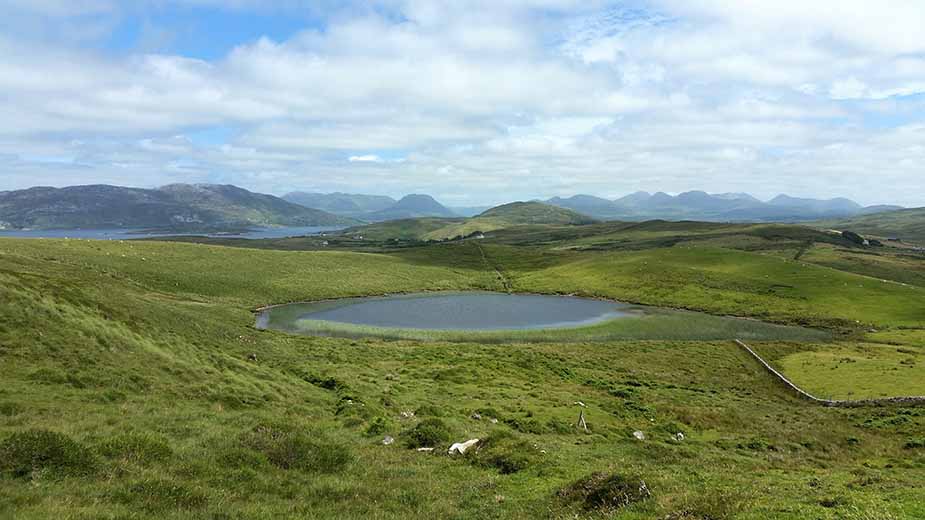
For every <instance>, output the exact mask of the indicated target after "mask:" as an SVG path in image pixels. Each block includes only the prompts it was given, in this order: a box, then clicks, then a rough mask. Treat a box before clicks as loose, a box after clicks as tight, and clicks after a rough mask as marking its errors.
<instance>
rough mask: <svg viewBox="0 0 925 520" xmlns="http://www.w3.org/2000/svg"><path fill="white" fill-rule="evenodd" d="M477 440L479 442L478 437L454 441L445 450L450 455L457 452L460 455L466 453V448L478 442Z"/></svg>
mask: <svg viewBox="0 0 925 520" xmlns="http://www.w3.org/2000/svg"><path fill="white" fill-rule="evenodd" d="M478 442H479V440H478V439H469V440H468V441H466V442H457V443H454V444H453V445H452V446H450V449H449V450H447V452H448V453H449V454H450V455H455V454H457V453H458V454H460V455H462V454H464V453H466V450H468V449H469V448H471V447H473V446H475V445H476V444H478Z"/></svg>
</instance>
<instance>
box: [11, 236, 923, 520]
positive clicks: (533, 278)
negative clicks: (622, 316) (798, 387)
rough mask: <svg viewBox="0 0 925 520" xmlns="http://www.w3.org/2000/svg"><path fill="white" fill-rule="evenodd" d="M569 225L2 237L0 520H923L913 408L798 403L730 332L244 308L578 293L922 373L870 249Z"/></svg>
mask: <svg viewBox="0 0 925 520" xmlns="http://www.w3.org/2000/svg"><path fill="white" fill-rule="evenodd" d="M586 227H596V226H580V227H577V228H575V229H574V230H573V231H572V233H573V234H572V235H571V237H570V236H568V233H567V232H566V230H550V229H547V230H546V233H547V235H546V236H547V238H549V240H548V242H546V243H545V245H544V241H541V240H537V241H534V242H530V243H528V244H524V245H517V246H515V245H513V242H515V237H514V236H513V235H506V236H505V237H503V238H499V239H498V240H497V241H494V242H493V241H491V240H486V241H480V242H479V243H475V242H462V243H456V244H440V245H433V246H429V247H419V248H410V249H401V250H396V251H391V252H388V251H389V250H388V249H383V250H382V251H386V252H385V253H383V252H372V253H369V252H368V253H357V252H350V251H323V252H314V251H310V252H300V251H275V250H260V249H249V248H240V247H236V248H229V247H215V246H208V245H198V244H183V243H166V242H89V241H74V240H69V241H64V240H60V241H58V240H8V239H4V240H0V316H2V318H3V319H2V320H0V365H2V367H3V385H2V386H0V518H16V519H40V518H41V519H44V518H49V517H57V518H62V519H83V518H87V519H91V518H92V519H96V518H158V519H160V518H173V519H194V518H195V519H198V518H209V519H216V518H287V517H299V518H383V519H385V518H480V519H481V518H525V519H526V518H531V519H532V518H548V517H551V518H575V517H580V518H603V517H608V518H619V519H649V518H668V519H677V520H680V519H701V520H706V519H732V518H735V519H756V520H757V519H767V518H775V519H777V518H781V519H805V518H812V519H817V518H818V519H833V520H834V519H851V520H855V519H856V520H862V519H874V518H876V519H906V518H920V517H923V516H925V491H923V490H922V489H921V486H920V483H921V482H923V481H925V441H923V434H922V432H923V431H925V410H923V409H920V408H875V409H828V408H822V407H816V406H813V405H811V404H809V403H807V402H805V401H803V400H800V399H798V398H797V397H795V396H793V395H791V394H790V393H788V392H787V391H786V390H785V389H783V388H782V387H781V386H780V385H779V384H777V383H776V382H775V381H773V380H772V379H771V378H769V377H768V375H767V374H766V373H765V371H764V370H763V369H762V368H761V367H760V366H758V365H757V364H756V363H755V362H754V360H752V359H750V358H749V357H748V356H747V355H746V354H745V353H743V352H742V351H741V349H739V348H738V347H736V346H735V345H734V344H732V343H731V342H729V341H706V340H699V341H690V340H680V339H659V340H652V339H649V340H641V339H631V340H620V341H615V340H606V338H604V339H605V340H604V341H588V342H575V341H573V338H563V340H562V341H555V340H553V341H546V342H536V343H534V342H520V343H508V342H502V343H497V344H496V343H494V342H491V341H474V342H473V341H469V342H465V343H459V342H448V341H442V340H441V339H440V338H432V337H428V338H421V339H411V338H406V339H399V340H384V339H375V338H324V337H307V336H298V335H290V334H286V333H282V332H274V331H258V330H256V329H255V328H254V327H253V325H254V314H253V310H254V309H255V308H257V307H260V306H263V305H267V304H279V303H286V302H291V301H305V300H313V299H324V298H335V297H346V296H360V295H367V294H385V293H395V292H416V291H432V290H470V289H472V290H496V291H503V290H507V289H510V290H515V291H532V292H544V293H573V292H574V293H578V294H585V295H589V296H599V297H610V298H614V299H618V300H625V301H632V302H637V303H647V304H654V305H661V306H666V307H676V308H686V309H694V310H699V311H706V312H708V313H710V314H713V315H716V316H722V315H727V314H728V315H736V316H745V317H753V318H761V319H763V320H767V321H769V322H774V323H778V324H784V325H788V324H789V325H793V324H806V325H811V326H814V327H820V328H822V329H824V330H826V331H829V332H832V333H835V334H836V335H837V336H838V337H839V338H848V339H842V340H839V341H836V342H830V343H819V342H817V341H815V340H814V341H812V342H809V343H807V342H801V341H781V340H773V341H761V342H757V343H756V344H755V347H756V348H757V349H758V350H759V351H760V352H761V353H762V354H763V355H765V356H766V357H767V358H768V359H770V360H771V362H772V363H774V364H777V365H778V366H781V367H782V368H783V369H784V370H785V371H786V372H787V373H788V375H792V376H793V377H794V378H795V379H796V380H797V381H798V382H800V383H801V384H805V385H806V386H807V388H808V389H810V390H811V391H815V392H819V393H820V394H826V393H830V394H832V395H833V396H841V395H844V396H861V395H875V394H876V395H880V394H884V393H885V394H888V395H901V394H905V393H908V392H915V391H917V390H919V389H920V388H921V380H922V378H921V377H919V375H921V368H920V367H921V366H922V364H923V362H925V361H923V360H922V352H923V350H922V349H923V348H925V335H923V330H922V329H923V328H925V316H923V312H925V310H923V309H925V296H923V294H922V289H920V288H919V287H916V286H914V285H912V284H910V285H909V286H903V285H901V284H899V283H896V282H893V281H892V280H894V279H896V278H894V275H895V276H899V275H898V274H897V273H898V271H899V270H902V269H905V267H902V266H900V265H899V264H895V263H893V262H892V261H891V260H889V259H886V260H884V261H883V262H882V264H883V265H881V266H878V267H877V268H878V269H882V270H885V271H886V272H887V274H891V273H892V274H891V276H883V277H881V278H872V277H870V276H865V275H864V274H859V273H855V272H848V271H843V270H839V269H836V268H833V267H831V266H821V265H816V264H814V263H811V262H808V261H803V260H799V261H797V260H793V259H792V257H791V258H789V259H788V258H787V257H786V255H783V256H782V255H781V254H780V252H781V251H784V250H786V248H778V247H771V246H777V245H781V244H784V243H786V244H795V243H798V242H799V240H794V237H783V238H782V239H780V240H777V239H764V238H761V239H760V240H763V241H766V242H767V244H766V245H767V246H768V247H765V248H760V249H752V250H744V249H738V248H735V247H732V246H735V245H740V246H741V245H742V244H745V243H749V244H752V243H753V239H754V237H750V238H749V237H744V238H743V239H742V240H741V241H736V240H735V239H734V237H731V236H726V237H724V238H723V240H724V241H726V247H717V246H716V244H709V245H707V244H698V243H694V244H692V243H689V241H686V240H684V241H680V242H676V243H675V244H673V245H671V244H665V243H661V244H660V245H659V246H658V247H649V248H646V247H643V246H641V245H639V244H637V245H636V246H634V248H632V249H628V250H595V251H581V250H575V249H570V248H569V247H564V248H563V247H562V246H563V245H566V246H567V244H569V243H574V242H575V240H583V239H585V238H588V237H584V238H582V237H580V236H578V235H579V234H583V233H585V232H586V230H584V229H583V228H586ZM529 229H532V230H533V231H530V232H535V233H540V230H539V229H538V228H535V227H533V228H529ZM525 231H526V230H525ZM506 233H507V231H506ZM664 238H665V237H663V238H662V239H664ZM669 238H670V237H669ZM608 240H619V238H618V237H610V238H608ZM254 246H257V247H265V246H266V244H254ZM364 247H370V249H371V250H372V249H375V248H374V246H366V245H364ZM788 247H789V246H788ZM913 260H914V259H910V260H908V261H910V262H912V261H913ZM882 280H888V282H883V281H882ZM705 319H710V320H719V321H721V322H723V323H726V321H723V320H721V319H720V318H715V317H706V318H705ZM732 322H733V323H738V321H732ZM858 322H860V323H858ZM872 328H876V329H877V332H868V331H869V330H870V329H872ZM456 339H459V338H456ZM566 339H569V341H565V340H566ZM790 339H796V338H790ZM801 339H802V338H801ZM845 358H852V359H853V361H852V362H850V363H848V362H842V363H840V364H838V360H840V359H845ZM907 359H913V360H914V364H913V365H909V364H908V363H904V361H905V360H907ZM836 364H837V366H838V368H832V367H833V366H835V365H836ZM894 368H896V370H894ZM839 371H841V372H839ZM836 372H837V373H838V374H837V375H836V374H835V373H836ZM579 401H580V402H582V403H584V405H585V407H584V408H583V410H584V413H585V415H586V417H587V421H588V425H589V430H590V431H588V432H585V431H583V430H581V429H579V428H578V427H577V425H576V421H577V418H578V413H579V406H578V405H576V404H575V403H576V402H579ZM636 431H640V432H643V433H644V435H645V440H637V439H636V438H635V437H634V435H633V433H634V432H636ZM677 433H683V435H684V437H683V440H678V437H677ZM386 436H391V437H394V439H395V442H394V443H393V444H391V445H384V444H383V442H382V441H383V439H384V438H385V437H386ZM472 438H480V439H484V442H482V443H480V444H479V447H478V448H477V449H476V450H475V451H473V452H471V453H470V454H468V455H466V456H449V455H445V451H446V447H447V446H448V445H449V444H450V443H451V442H456V441H463V440H467V439H472ZM428 445H429V446H433V447H436V448H437V449H436V450H435V451H434V452H432V453H427V452H418V451H416V447H418V446H428ZM642 482H645V489H646V490H648V492H646V493H643V492H641V491H640V488H641V485H640V484H641V483H642Z"/></svg>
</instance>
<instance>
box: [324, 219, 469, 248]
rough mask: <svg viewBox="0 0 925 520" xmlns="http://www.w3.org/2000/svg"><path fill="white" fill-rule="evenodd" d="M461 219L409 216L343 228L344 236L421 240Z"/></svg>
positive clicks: (381, 240) (369, 238)
mask: <svg viewBox="0 0 925 520" xmlns="http://www.w3.org/2000/svg"><path fill="white" fill-rule="evenodd" d="M458 222H461V219H447V218H409V219H400V220H387V221H385V222H377V223H375V224H368V225H365V226H357V227H353V228H349V229H346V230H344V231H343V232H342V233H341V234H342V235H345V236H362V237H363V238H364V239H367V240H378V241H380V242H385V241H387V240H423V237H425V236H426V235H428V234H429V233H432V232H434V231H437V230H440V229H443V228H446V227H447V226H452V225H455V224H456V223H458Z"/></svg>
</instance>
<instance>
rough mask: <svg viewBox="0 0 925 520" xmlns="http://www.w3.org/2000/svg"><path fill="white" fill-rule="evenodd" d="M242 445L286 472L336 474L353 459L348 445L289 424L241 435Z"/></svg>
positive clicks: (257, 429)
mask: <svg viewBox="0 0 925 520" xmlns="http://www.w3.org/2000/svg"><path fill="white" fill-rule="evenodd" d="M241 444H242V445H243V446H244V447H247V448H250V449H252V450H254V451H257V452H259V453H262V454H263V455H264V456H265V457H266V458H267V460H268V461H269V462H270V463H271V464H273V465H274V466H276V467H278V468H282V469H287V470H288V469H295V470H301V471H309V472H318V473H335V472H337V471H339V470H341V469H342V468H343V467H344V466H346V465H347V464H348V463H350V461H352V460H353V455H352V454H351V452H350V449H349V448H347V447H346V446H343V445H341V444H337V443H334V442H331V441H329V440H328V439H326V438H324V437H323V436H320V435H317V434H314V433H311V432H302V431H296V430H295V429H293V428H291V427H289V426H287V425H267V424H263V425H258V426H256V427H255V428H254V429H252V430H251V431H248V432H245V433H244V434H242V435H241Z"/></svg>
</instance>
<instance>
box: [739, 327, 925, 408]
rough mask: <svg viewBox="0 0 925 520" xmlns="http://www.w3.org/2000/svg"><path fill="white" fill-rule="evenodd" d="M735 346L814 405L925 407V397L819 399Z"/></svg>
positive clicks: (758, 358)
mask: <svg viewBox="0 0 925 520" xmlns="http://www.w3.org/2000/svg"><path fill="white" fill-rule="evenodd" d="M735 342H736V344H737V345H739V346H740V347H742V348H743V349H745V351H746V352H748V353H749V354H751V356H752V357H753V358H755V359H756V360H757V361H758V362H759V363H761V365H762V366H764V368H765V369H766V370H767V371H768V372H770V373H771V375H773V376H774V377H775V378H777V379H778V380H779V381H780V382H781V383H783V384H784V385H786V386H787V387H788V388H790V389H791V390H793V391H794V392H796V393H797V395H799V396H800V397H802V398H803V399H806V400H809V401H812V402H814V403H816V404H820V405H822V406H832V407H838V408H860V407H864V406H925V396H920V397H888V398H884V399H859V400H855V401H841V400H833V399H819V398H818V397H816V396H814V395H813V394H811V393H809V392H807V391H806V390H803V389H802V388H800V387H798V386H797V385H795V384H794V383H793V382H792V381H790V380H789V379H787V377H786V376H784V374H781V373H780V372H778V371H777V370H775V369H774V367H772V366H771V365H770V364H769V363H768V362H767V361H765V360H764V359H762V357H761V356H759V355H758V354H757V353H756V352H755V351H754V350H752V349H751V347H749V346H748V345H746V344H745V343H744V342H743V341H741V340H738V339H737V340H735Z"/></svg>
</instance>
